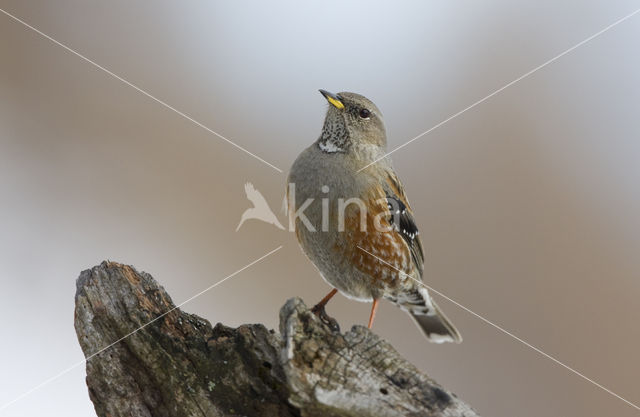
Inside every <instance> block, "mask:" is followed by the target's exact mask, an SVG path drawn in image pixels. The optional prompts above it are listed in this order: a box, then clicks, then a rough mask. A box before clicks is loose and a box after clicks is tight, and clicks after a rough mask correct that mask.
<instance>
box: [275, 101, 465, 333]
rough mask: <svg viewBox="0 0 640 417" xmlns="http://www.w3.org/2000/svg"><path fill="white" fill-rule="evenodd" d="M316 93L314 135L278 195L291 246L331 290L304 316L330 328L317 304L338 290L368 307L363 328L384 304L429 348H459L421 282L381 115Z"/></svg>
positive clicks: (409, 214)
mask: <svg viewBox="0 0 640 417" xmlns="http://www.w3.org/2000/svg"><path fill="white" fill-rule="evenodd" d="M320 93H321V94H322V95H323V96H324V98H325V99H326V100H327V101H328V109H327V112H326V116H325V119H324V123H323V126H322V131H321V133H320V136H319V137H318V139H317V140H316V141H315V142H313V143H312V144H311V145H310V146H308V147H307V148H306V149H304V150H303V151H302V152H301V153H300V155H299V156H298V157H297V158H296V160H295V161H294V163H293V165H292V167H291V169H290V171H289V175H288V186H287V190H286V201H287V212H288V217H289V224H290V226H292V227H293V229H294V231H295V234H296V237H297V240H298V243H299V245H300V247H301V248H302V251H303V252H304V254H305V255H306V256H307V257H308V258H309V260H310V261H311V262H312V263H313V264H314V265H315V267H316V269H317V270H318V271H319V272H320V275H321V276H322V278H323V279H324V280H325V281H326V282H327V283H328V284H329V285H330V286H331V287H333V289H332V290H331V291H330V292H329V293H328V294H327V295H326V296H325V297H324V298H323V299H322V300H321V301H320V302H319V303H317V304H316V305H315V306H314V307H313V308H312V311H313V312H314V313H315V314H316V315H317V316H318V317H320V319H322V320H323V321H324V322H325V323H327V324H329V325H331V326H332V327H335V326H337V322H336V321H335V319H333V318H332V317H330V316H329V315H328V314H327V313H326V311H325V306H326V304H327V303H328V302H329V300H330V299H331V298H332V297H333V296H334V295H335V294H336V293H338V292H340V293H341V294H342V295H344V296H346V297H347V298H350V299H354V300H357V301H361V302H370V303H372V306H371V312H370V314H369V321H368V325H367V327H368V328H369V329H371V328H372V326H373V322H374V318H375V314H376V310H377V308H378V305H379V302H380V300H381V299H386V300H388V301H390V302H392V303H394V304H396V305H397V306H399V307H400V308H401V309H402V310H404V311H406V312H407V313H409V315H410V316H411V318H412V319H413V321H414V322H415V323H416V325H417V326H418V328H420V329H421V330H422V332H423V334H424V335H425V336H426V338H427V339H428V340H429V341H430V342H434V343H443V342H455V343H460V342H461V341H462V337H461V335H460V333H459V332H458V330H457V329H456V327H455V326H454V325H453V324H452V323H451V321H450V320H449V319H448V318H447V317H446V316H445V315H444V313H443V312H442V310H441V309H440V308H439V307H438V305H437V304H436V303H435V301H434V300H433V299H432V298H431V295H430V293H429V290H428V288H427V287H426V285H424V284H423V282H422V278H423V274H424V253H423V249H422V242H421V239H420V234H419V231H418V227H417V225H416V221H415V217H414V212H413V210H412V209H411V206H410V204H409V201H408V200H407V196H406V194H405V190H404V186H403V184H402V182H401V181H400V179H399V178H398V175H397V174H396V171H395V169H394V168H393V165H392V162H391V159H390V158H389V156H388V155H387V135H386V130H385V126H384V121H383V117H382V113H381V112H380V110H379V109H378V107H377V106H376V105H375V104H374V103H373V102H372V101H371V100H369V99H367V98H366V97H364V96H362V95H360V94H356V93H351V92H341V93H338V94H333V93H330V92H328V91H326V90H320Z"/></svg>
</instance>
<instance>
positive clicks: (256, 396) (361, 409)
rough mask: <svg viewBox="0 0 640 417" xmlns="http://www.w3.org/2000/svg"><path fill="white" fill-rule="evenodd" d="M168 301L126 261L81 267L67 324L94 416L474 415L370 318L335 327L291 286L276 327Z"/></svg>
mask: <svg viewBox="0 0 640 417" xmlns="http://www.w3.org/2000/svg"><path fill="white" fill-rule="evenodd" d="M174 307H175V305H174V304H173V302H172V301H171V298H170V297H169V295H168V294H167V293H166V291H165V290H164V289H163V288H162V287H161V286H160V285H159V284H158V283H157V282H156V281H155V280H154V279H153V278H152V277H151V276H150V275H149V274H146V273H144V272H138V271H136V270H135V269H134V268H132V267H130V266H126V265H121V264H118V263H114V262H103V263H102V264H100V265H99V266H96V267H94V268H92V269H90V270H87V271H84V272H82V273H81V275H80V278H78V281H77V290H76V308H75V327H76V333H77V336H78V341H79V342H80V346H81V347H82V350H83V352H84V354H85V357H87V358H89V359H88V360H87V363H86V370H87V378H86V382H87V386H88V388H89V397H90V398H91V401H93V404H94V407H95V410H96V414H97V415H98V416H101V417H103V416H104V417H106V416H110V417H115V416H167V417H169V416H237V415H239V416H261V417H271V416H285V417H286V416H305V417H307V416H308V417H315V416H318V417H319V416H322V417H333V416H335V417H344V416H433V417H439V416H450V417H462V416H466V417H475V416H477V414H476V413H475V412H474V411H473V410H472V409H471V408H470V407H469V406H468V405H466V404H465V403H464V402H462V401H461V400H459V399H458V398H457V397H456V396H455V395H454V394H452V393H451V392H449V391H447V390H446V389H444V388H442V387H441V386H439V385H438V384H437V383H436V382H435V381H433V380H432V379H430V378H429V377H428V376H427V375H425V374H424V373H422V372H421V371H419V370H418V369H416V368H415V367H414V366H413V365H411V364H410V363H408V362H407V361H406V360H405V359H404V358H402V357H401V356H400V355H399V354H398V353H397V352H396V351H395V349H393V347H392V346H391V345H390V344H389V343H387V342H386V341H384V340H382V339H380V338H379V337H378V336H377V335H375V334H374V333H371V332H370V331H369V330H368V329H366V328H364V327H361V326H354V327H353V328H352V329H351V330H350V331H348V332H346V333H344V334H341V333H338V332H334V331H332V330H331V329H329V328H328V327H327V326H326V325H324V324H323V323H322V322H321V321H320V320H318V319H317V317H316V316H315V315H314V314H313V313H311V312H310V311H309V309H308V308H307V307H306V306H305V304H304V303H303V301H302V300H300V299H299V298H293V299H290V300H288V301H287V302H286V303H285V305H284V306H283V307H282V308H281V310H280V334H278V333H276V332H274V331H273V330H267V329H266V328H265V327H264V326H263V325H261V324H248V325H242V326H240V327H238V328H235V329H234V328H230V327H227V326H224V325H222V324H217V325H216V326H215V327H212V326H211V324H210V323H209V322H208V321H207V320H205V319H202V318H200V317H198V316H196V315H192V314H188V313H185V312H183V311H181V310H180V309H174ZM172 309H174V310H173V311H171V310H172ZM167 312H169V313H167ZM154 319H156V320H155V321H153V322H151V321H152V320H154ZM149 322H151V323H150V324H148V325H146V324H147V323H149ZM145 325H146V326H145ZM142 326H144V327H142ZM140 327H142V328H141V329H140V330H138V331H136V332H135V333H133V334H131V335H130V336H128V337H126V338H125V339H123V340H122V341H120V342H118V343H116V344H114V345H113V346H111V347H109V348H108V349H105V350H104V351H102V352H101V350H102V349H104V348H105V347H106V346H109V345H110V344H112V343H113V342H114V341H117V340H119V339H120V338H123V337H124V336H126V335H128V334H129V333H131V332H134V331H135V330H136V329H139V328H140ZM98 352H99V353H98ZM96 353H97V354H96Z"/></svg>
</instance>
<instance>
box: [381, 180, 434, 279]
mask: <svg viewBox="0 0 640 417" xmlns="http://www.w3.org/2000/svg"><path fill="white" fill-rule="evenodd" d="M383 188H384V189H385V194H386V197H387V203H388V208H389V216H390V219H389V223H390V224H391V225H392V227H393V228H394V229H395V230H396V231H397V232H398V233H399V234H400V235H401V236H402V239H404V241H405V242H406V243H407V245H408V246H409V250H410V251H411V258H412V259H413V262H414V263H415V265H416V268H417V269H418V271H419V272H420V276H422V272H423V270H424V252H423V251H422V242H421V241H420V235H419V231H418V226H417V225H416V221H415V219H414V217H413V213H412V212H411V207H410V206H409V201H408V200H407V197H406V195H405V193H404V187H403V186H402V183H401V182H400V180H399V179H398V177H397V176H396V175H395V174H394V173H393V172H389V173H388V177H387V181H386V183H385V184H384V185H383Z"/></svg>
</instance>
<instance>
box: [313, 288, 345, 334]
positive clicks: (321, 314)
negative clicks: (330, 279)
mask: <svg viewBox="0 0 640 417" xmlns="http://www.w3.org/2000/svg"><path fill="white" fill-rule="evenodd" d="M337 292H338V290H337V289H336V288H334V289H332V290H331V291H330V292H329V294H327V295H326V296H325V297H324V298H323V299H322V300H320V302H319V303H318V304H316V305H315V306H313V308H312V309H311V312H312V313H313V314H315V315H316V316H318V318H320V320H321V321H322V322H323V323H324V324H326V325H327V326H329V328H331V330H333V331H337V332H339V331H340V326H339V325H338V322H337V321H336V319H334V318H333V317H330V316H329V315H328V314H327V312H326V311H325V310H324V306H326V305H327V303H328V302H329V300H331V298H332V297H333V296H334V295H336V293H337Z"/></svg>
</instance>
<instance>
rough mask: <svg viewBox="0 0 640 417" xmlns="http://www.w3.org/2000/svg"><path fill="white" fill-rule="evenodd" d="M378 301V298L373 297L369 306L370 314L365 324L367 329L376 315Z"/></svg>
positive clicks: (370, 326)
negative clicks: (367, 323)
mask: <svg viewBox="0 0 640 417" xmlns="http://www.w3.org/2000/svg"><path fill="white" fill-rule="evenodd" d="M379 301H380V299H379V298H374V300H373V305H372V306H371V315H370V316H369V325H368V326H367V327H368V328H369V329H370V328H372V327H373V319H374V317H375V316H376V310H377V309H378V303H379Z"/></svg>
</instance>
